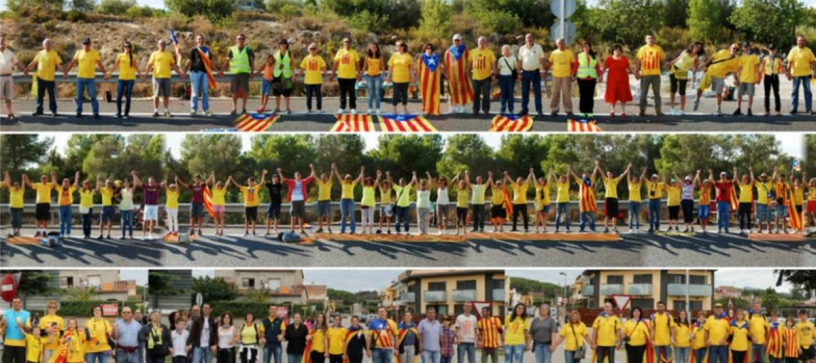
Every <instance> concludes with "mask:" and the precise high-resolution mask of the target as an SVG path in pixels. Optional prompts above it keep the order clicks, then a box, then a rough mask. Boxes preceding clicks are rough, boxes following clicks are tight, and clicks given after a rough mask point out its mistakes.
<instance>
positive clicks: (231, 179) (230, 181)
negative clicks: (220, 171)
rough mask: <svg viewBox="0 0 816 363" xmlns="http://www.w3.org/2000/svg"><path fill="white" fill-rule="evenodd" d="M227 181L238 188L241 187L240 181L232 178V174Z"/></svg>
mask: <svg viewBox="0 0 816 363" xmlns="http://www.w3.org/2000/svg"><path fill="white" fill-rule="evenodd" d="M227 183H232V185H234V186H235V187H236V188H238V189H241V184H238V182H236V181H235V179H233V178H232V175H230V176H229V178H228V179H227Z"/></svg>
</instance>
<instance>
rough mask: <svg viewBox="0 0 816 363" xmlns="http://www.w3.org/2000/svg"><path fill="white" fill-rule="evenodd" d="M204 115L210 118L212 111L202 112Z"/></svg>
mask: <svg viewBox="0 0 816 363" xmlns="http://www.w3.org/2000/svg"><path fill="white" fill-rule="evenodd" d="M204 115H206V116H207V117H212V115H213V113H212V111H210V110H207V111H204Z"/></svg>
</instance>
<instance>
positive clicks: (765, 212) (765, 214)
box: [756, 203, 771, 222]
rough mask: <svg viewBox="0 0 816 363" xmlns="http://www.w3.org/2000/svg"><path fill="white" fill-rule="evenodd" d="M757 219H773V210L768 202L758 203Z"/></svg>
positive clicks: (761, 220)
mask: <svg viewBox="0 0 816 363" xmlns="http://www.w3.org/2000/svg"><path fill="white" fill-rule="evenodd" d="M756 206H757V220H759V221H760V222H770V221H771V210H770V207H768V205H767V204H761V203H757V205H756Z"/></svg>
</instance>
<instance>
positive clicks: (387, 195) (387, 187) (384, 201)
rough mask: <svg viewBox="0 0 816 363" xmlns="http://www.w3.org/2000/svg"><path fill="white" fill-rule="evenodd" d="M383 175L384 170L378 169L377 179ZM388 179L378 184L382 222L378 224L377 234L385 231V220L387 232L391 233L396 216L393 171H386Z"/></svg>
mask: <svg viewBox="0 0 816 363" xmlns="http://www.w3.org/2000/svg"><path fill="white" fill-rule="evenodd" d="M381 176H382V171H380V170H377V179H380V177H381ZM385 176H386V180H383V181H382V182H380V183H379V185H377V189H379V191H380V223H379V224H378V225H377V231H376V234H381V233H383V231H382V228H383V222H385V228H386V233H387V234H391V218H392V217H393V216H394V205H393V204H391V195H392V191H393V190H394V188H393V184H391V180H390V179H391V172H390V171H387V170H386V171H385Z"/></svg>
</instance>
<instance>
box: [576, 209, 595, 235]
mask: <svg viewBox="0 0 816 363" xmlns="http://www.w3.org/2000/svg"><path fill="white" fill-rule="evenodd" d="M587 222H589V229H590V230H591V231H592V232H595V212H581V224H580V225H579V226H578V227H579V228H580V230H581V231H583V230H584V227H586V225H587Z"/></svg>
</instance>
